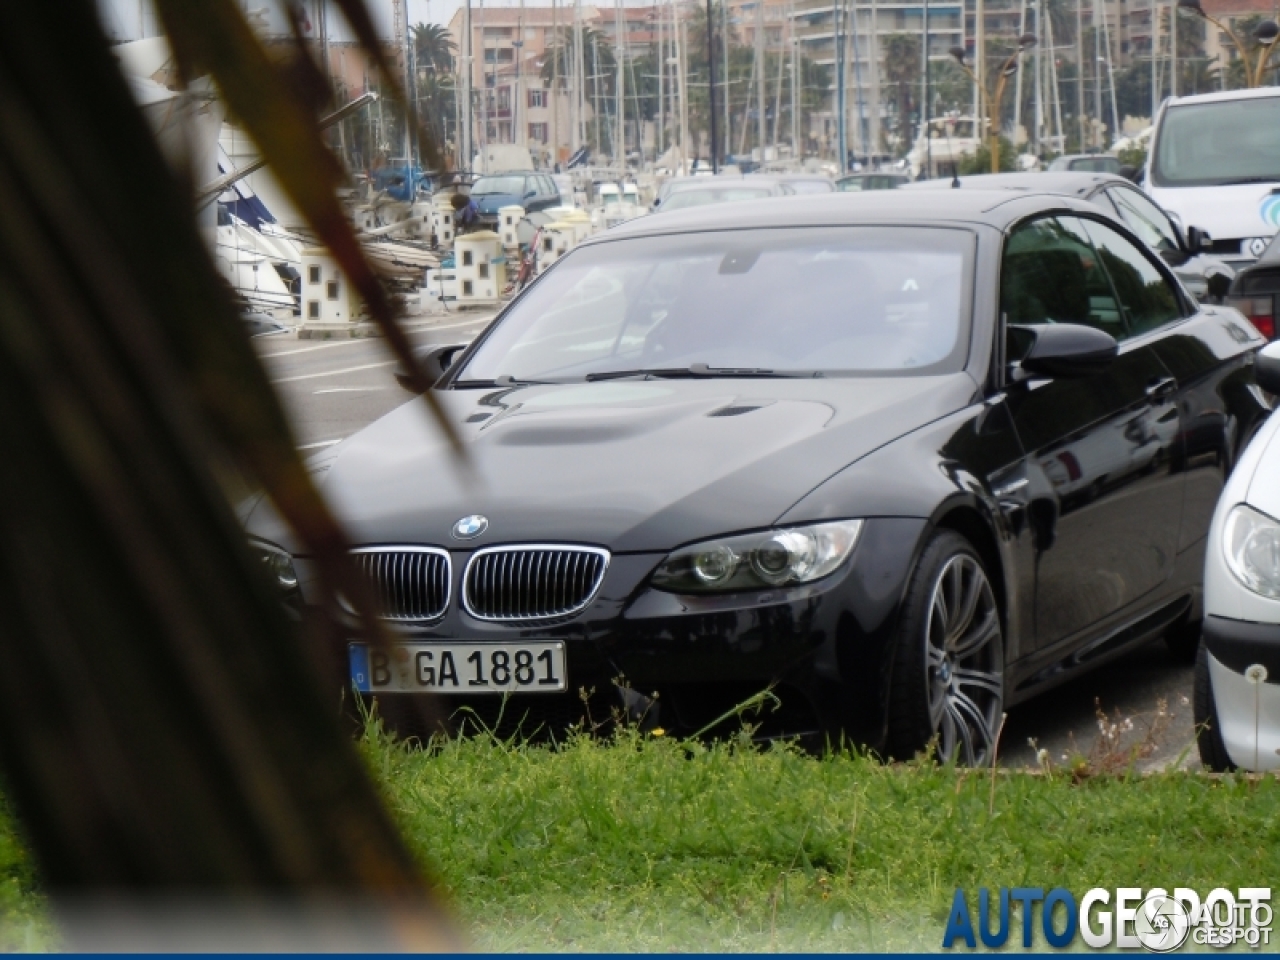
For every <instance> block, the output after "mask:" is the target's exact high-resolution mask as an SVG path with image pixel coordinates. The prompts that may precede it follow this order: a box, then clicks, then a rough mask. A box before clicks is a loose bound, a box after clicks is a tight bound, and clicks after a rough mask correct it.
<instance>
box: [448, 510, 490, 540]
mask: <svg viewBox="0 0 1280 960" xmlns="http://www.w3.org/2000/svg"><path fill="white" fill-rule="evenodd" d="M488 529H489V518H488V517H482V516H480V514H478V513H473V514H472V515H471V516H469V517H463V518H462V519H461V520H459V521H458V522H457V523H455V524H454V525H453V536H454V539H455V540H474V539H475V538H476V537H478V536H480V534H482V533H484V532H485V531H486V530H488Z"/></svg>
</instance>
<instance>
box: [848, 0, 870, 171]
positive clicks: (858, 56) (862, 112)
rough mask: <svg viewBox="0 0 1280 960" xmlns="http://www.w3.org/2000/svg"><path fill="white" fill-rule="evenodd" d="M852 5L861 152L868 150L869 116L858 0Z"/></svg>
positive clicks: (854, 87)
mask: <svg viewBox="0 0 1280 960" xmlns="http://www.w3.org/2000/svg"><path fill="white" fill-rule="evenodd" d="M849 2H850V5H851V7H852V12H851V13H850V19H851V20H852V21H853V29H852V30H850V31H849V35H850V43H852V44H853V107H854V110H855V111H857V113H856V116H857V118H858V122H857V123H856V124H854V131H855V133H856V135H857V150H856V152H857V153H859V154H865V153H866V152H867V126H866V124H867V117H866V109H865V107H866V102H865V101H864V100H863V97H862V53H861V51H860V50H859V49H858V0H849Z"/></svg>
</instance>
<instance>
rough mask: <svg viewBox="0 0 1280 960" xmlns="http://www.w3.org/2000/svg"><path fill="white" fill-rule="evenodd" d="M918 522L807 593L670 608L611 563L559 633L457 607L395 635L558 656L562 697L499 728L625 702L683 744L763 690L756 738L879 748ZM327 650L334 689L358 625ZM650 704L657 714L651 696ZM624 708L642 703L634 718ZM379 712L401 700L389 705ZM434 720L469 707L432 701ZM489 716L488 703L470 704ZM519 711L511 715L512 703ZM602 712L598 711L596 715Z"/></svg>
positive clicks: (669, 601)
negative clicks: (577, 707) (585, 705)
mask: <svg viewBox="0 0 1280 960" xmlns="http://www.w3.org/2000/svg"><path fill="white" fill-rule="evenodd" d="M925 523H926V521H925V520H923V519H913V518H873V519H870V520H868V521H867V522H866V523H865V524H864V526H863V529H862V533H861V536H860V539H859V542H858V545H857V546H856V547H855V549H854V552H853V555H852V556H851V557H850V559H849V561H847V562H846V564H845V565H844V566H843V567H842V568H841V569H840V570H838V571H837V572H836V573H834V574H832V575H831V576H830V577H828V578H826V579H824V580H822V581H819V582H817V583H814V584H810V585H807V586H801V587H793V588H787V589H781V590H774V591H768V592H759V593H754V592H753V593H744V594H729V595H723V596H718V597H687V596H676V595H674V594H669V593H664V592H662V591H658V590H654V589H652V588H651V587H649V586H648V579H649V576H650V574H651V573H652V572H653V570H654V569H655V568H656V567H657V565H658V564H659V563H660V562H661V561H662V559H663V558H664V556H665V554H616V555H614V556H613V558H612V561H611V563H610V565H609V570H608V573H607V574H606V577H605V581H604V583H603V585H602V586H601V588H600V590H599V592H598V594H597V596H596V598H595V600H594V601H593V602H592V604H591V606H590V607H588V608H587V609H586V610H584V611H583V612H582V613H580V614H578V615H577V616H575V617H573V618H572V619H570V620H568V621H565V622H560V623H548V624H530V623H522V624H502V623H491V622H486V621H482V620H478V619H475V618H473V617H471V616H469V615H468V614H467V613H466V611H465V610H464V609H462V606H461V604H459V603H458V602H457V601H456V599H455V600H454V602H452V603H451V604H450V607H449V609H448V610H447V612H446V613H445V615H444V616H443V617H442V618H441V619H440V620H439V621H437V622H435V623H432V624H428V625H409V626H397V627H396V630H397V632H398V633H400V634H402V635H403V636H404V638H405V639H412V640H415V641H423V642H430V641H432V640H446V639H448V640H466V641H479V642H484V641H491V642H497V641H506V642H511V641H519V640H560V641H563V642H564V643H565V648H566V655H567V669H568V675H569V688H570V693H569V694H566V695H563V696H562V697H559V698H557V697H556V696H555V695H550V694H546V695H537V694H530V695H524V696H519V697H516V696H513V697H511V698H510V699H511V701H512V703H513V706H511V707H508V712H509V713H511V714H512V715H516V714H519V712H520V710H521V709H523V708H524V707H525V706H526V705H527V706H528V707H529V708H530V709H532V710H534V711H536V712H538V713H539V714H540V713H541V712H542V711H543V710H544V709H547V708H550V707H553V706H554V707H555V709H553V710H552V712H553V713H557V715H560V714H563V712H564V710H563V706H564V705H563V704H559V705H555V704H553V703H552V701H553V700H557V699H564V700H567V701H568V702H569V703H570V704H572V703H580V702H582V694H583V692H584V691H586V692H590V691H592V690H594V691H596V694H597V696H599V694H600V693H601V691H612V690H613V688H614V686H615V685H616V686H618V687H620V688H623V689H629V690H630V691H633V693H631V694H621V693H620V694H619V695H618V700H617V702H618V704H619V705H625V706H628V707H630V708H632V709H633V711H634V712H638V713H643V714H644V715H645V717H646V719H647V721H648V722H649V723H651V724H654V723H656V724H658V725H661V726H663V727H664V728H666V729H668V730H671V731H673V732H685V733H687V732H692V731H694V730H697V729H700V728H701V727H702V726H704V725H706V724H707V723H709V722H710V721H711V720H714V719H715V718H716V717H717V716H719V715H720V714H722V713H724V712H725V711H726V710H728V709H730V708H732V707H733V706H734V704H736V703H741V702H742V701H743V700H745V699H746V698H748V697H750V696H751V695H752V694H754V693H758V692H759V691H761V690H764V689H766V688H772V689H773V691H774V693H775V694H776V695H777V696H778V697H779V699H781V701H782V707H781V709H779V710H778V711H776V712H775V713H774V714H771V715H768V716H766V717H762V718H761V720H762V721H763V722H764V723H765V730H764V732H766V733H768V734H776V735H787V734H810V733H814V732H816V731H822V732H825V733H833V732H835V731H843V732H846V733H847V734H848V735H849V736H850V737H851V738H853V739H855V740H856V741H857V742H860V743H864V744H867V745H869V746H872V747H878V746H880V745H881V744H882V743H883V739H884V732H885V728H886V726H887V719H886V715H885V709H884V701H885V696H886V692H887V687H888V681H889V664H890V662H891V659H892V658H891V655H890V654H891V649H890V648H891V643H892V638H893V636H894V630H895V627H896V623H897V617H898V608H899V604H900V602H901V597H902V594H903V592H904V589H905V584H906V580H907V576H908V574H909V572H910V569H911V565H912V563H913V560H914V553H915V548H916V544H917V543H918V541H919V538H920V536H921V534H922V533H923V531H924V527H925ZM468 559H469V551H456V552H454V554H453V570H454V577H455V582H454V584H453V588H454V589H453V592H452V596H453V597H454V598H457V597H458V596H460V583H459V582H458V580H459V579H460V577H461V571H463V570H464V569H465V567H466V562H467V560H468ZM296 566H297V568H298V574H299V578H300V581H301V587H302V591H303V596H304V598H305V599H306V600H307V602H308V604H309V605H313V606H312V609H313V610H314V609H315V607H314V605H315V604H318V603H319V602H320V597H319V596H318V595H316V594H317V589H316V588H317V584H316V583H315V581H314V579H313V578H314V571H313V570H312V569H311V565H310V564H309V563H307V562H306V560H305V559H303V558H299V559H298V561H297V563H296ZM324 632H325V633H326V634H327V635H328V636H329V637H331V638H332V640H331V641H330V643H329V645H330V646H331V647H332V649H331V650H330V651H329V654H330V655H331V657H332V660H333V661H334V669H335V670H336V671H342V673H340V674H339V675H345V669H346V667H345V665H346V656H347V650H346V647H347V643H348V642H349V641H350V640H351V639H353V638H355V637H356V636H358V623H357V622H356V621H355V619H354V618H348V617H345V616H344V617H343V618H342V619H341V620H340V621H339V622H337V623H334V624H332V625H331V628H330V629H328V630H326V631H324ZM655 693H656V694H658V696H657V698H656V701H654V702H650V701H651V700H653V696H652V695H653V694H655ZM635 695H641V697H642V700H643V703H642V704H641V705H640V706H639V707H637V701H636V696H635ZM383 699H384V700H393V699H406V696H405V695H400V694H391V695H386V696H384V697H383ZM439 699H440V700H441V701H444V703H445V707H444V710H445V711H446V712H454V711H455V710H456V708H457V707H458V706H461V705H464V704H465V705H468V706H472V704H470V703H468V701H467V698H465V697H464V696H455V695H442V696H440V697H439ZM474 699H475V700H476V701H482V702H480V703H479V708H481V709H485V710H491V709H492V706H493V703H494V702H496V701H497V700H500V699H501V698H496V697H492V696H490V697H484V698H474ZM517 701H519V702H517ZM606 709H607V708H606Z"/></svg>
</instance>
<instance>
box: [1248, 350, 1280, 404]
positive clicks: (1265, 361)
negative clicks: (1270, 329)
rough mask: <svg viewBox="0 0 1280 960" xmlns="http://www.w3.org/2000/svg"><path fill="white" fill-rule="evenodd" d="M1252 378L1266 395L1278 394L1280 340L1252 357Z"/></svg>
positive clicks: (1279, 384)
mask: <svg viewBox="0 0 1280 960" xmlns="http://www.w3.org/2000/svg"><path fill="white" fill-rule="evenodd" d="M1253 378H1254V380H1256V381H1257V384H1258V386H1260V387H1261V388H1262V389H1263V390H1265V391H1267V393H1275V394H1280V340H1275V341H1272V342H1271V343H1268V344H1267V345H1266V346H1265V347H1263V348H1262V349H1261V350H1259V351H1258V352H1257V353H1256V354H1255V355H1254V358H1253Z"/></svg>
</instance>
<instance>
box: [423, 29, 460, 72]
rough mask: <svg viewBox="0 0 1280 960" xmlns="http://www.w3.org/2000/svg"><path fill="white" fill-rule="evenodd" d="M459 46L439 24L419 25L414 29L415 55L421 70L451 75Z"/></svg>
mask: <svg viewBox="0 0 1280 960" xmlns="http://www.w3.org/2000/svg"><path fill="white" fill-rule="evenodd" d="M456 50H457V46H456V45H455V44H454V42H453V37H452V35H451V34H450V33H449V31H448V30H446V29H445V28H444V27H442V26H441V25H440V24H438V23H419V24H418V25H417V26H415V27H414V28H413V55H414V59H415V60H416V62H417V65H418V69H419V70H424V69H425V70H428V71H430V72H431V73H449V72H450V71H452V70H453V55H454V53H455V51H456Z"/></svg>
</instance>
